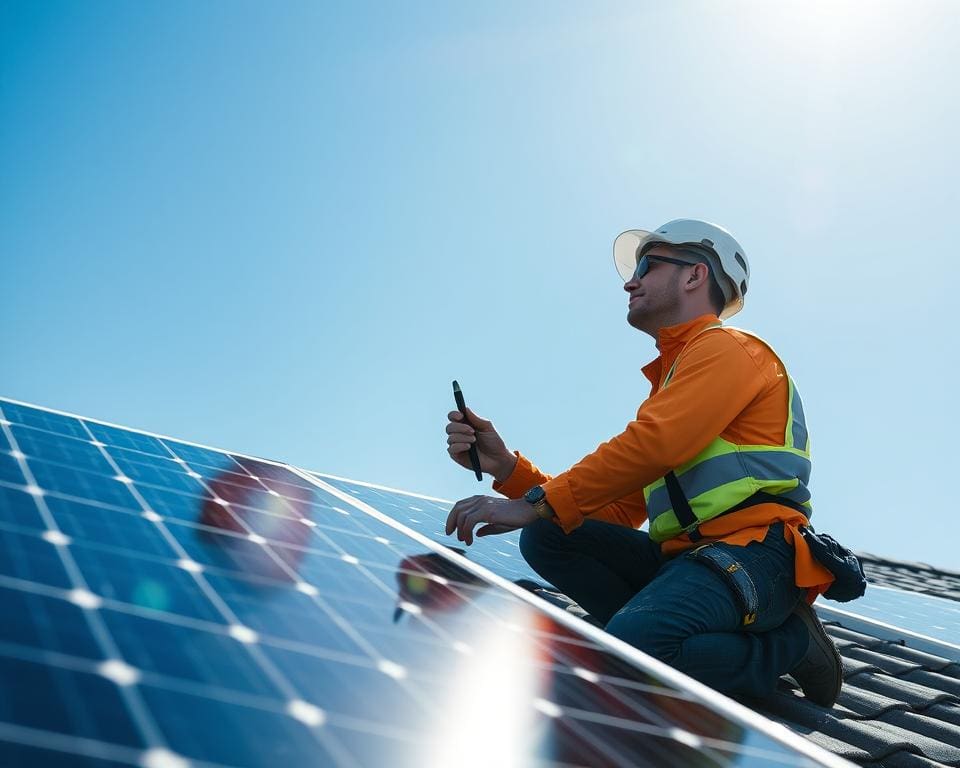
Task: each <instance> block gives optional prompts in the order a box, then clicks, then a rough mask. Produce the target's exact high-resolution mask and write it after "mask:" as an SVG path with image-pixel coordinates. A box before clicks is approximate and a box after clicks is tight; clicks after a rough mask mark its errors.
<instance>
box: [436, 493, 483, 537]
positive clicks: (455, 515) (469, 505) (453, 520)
mask: <svg viewBox="0 0 960 768" xmlns="http://www.w3.org/2000/svg"><path fill="white" fill-rule="evenodd" d="M482 498H483V496H470V497H469V498H467V499H460V501H458V502H457V503H456V504H454V505H453V507H452V508H451V509H450V513H449V514H448V515H447V525H446V528H445V529H444V530H445V531H446V533H447V536H449V535H450V534H451V533H453V529H454V528H456V527H457V526H458V524H459V522H460V517H461V516H463V515H464V514H466V513H467V512H469V511H470V510H471V509H473V506H474V504H475V503H476V501H477V499H482Z"/></svg>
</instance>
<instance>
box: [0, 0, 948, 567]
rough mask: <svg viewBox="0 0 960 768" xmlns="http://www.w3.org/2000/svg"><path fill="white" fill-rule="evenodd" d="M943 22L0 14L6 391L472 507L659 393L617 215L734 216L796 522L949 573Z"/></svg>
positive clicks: (342, 7)
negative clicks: (479, 468)
mask: <svg viewBox="0 0 960 768" xmlns="http://www.w3.org/2000/svg"><path fill="white" fill-rule="evenodd" d="M958 38H960V10H958V7H957V6H956V4H954V3H951V2H947V1H946V0H945V1H944V2H913V3H902V4H882V5H875V4H858V3H847V4H844V3H828V2H804V3H777V4H768V3H746V2H729V3H713V2H677V3H671V4H666V3H654V2H643V3H613V2H610V3H595V4H594V3H591V4H588V3H561V2H542V3H539V2H538V3H519V4H518V3H505V2H504V3H498V2H491V3H483V4H479V5H477V4H473V5H467V4H445V3H439V2H438V3H402V4H401V3H383V4H364V3H341V4H335V3H314V2H301V3H298V2H286V3H271V4H266V3H253V2H251V3H242V2H231V3H204V4H196V3H187V2H162V3H152V4H147V3H123V2H110V3H105V2H84V3H56V2H44V3H34V2H22V3H12V2H3V3H2V4H0V177H2V182H0V267H2V275H3V287H4V292H3V293H4V298H3V302H2V303H0V352H2V359H3V364H2V368H0V382H2V386H0V394H2V395H4V396H7V397H12V398H16V399H20V400H25V401H27V402H31V403H35V404H38V405H43V406H48V407H52V408H57V409H61V410H66V411H71V412H75V413H79V414H81V415H86V416H90V417H94V418H100V419H103V420H107V421H111V422H116V423H120V424H123V425H127V426H131V427H136V428H142V429H146V430H150V431H155V432H160V433H163V434H168V435H171V436H174V437H179V438H185V439H190V440H194V441H197V442H201V443H204V444H208V445H214V446H217V447H223V448H228V449H233V450H237V451H242V452H246V453H251V454H255V455H260V456H266V457H270V458H275V459H280V460H285V461H289V462H292V463H294V464H298V465H301V466H305V467H309V468H312V469H318V470H321V471H324V472H328V473H331V474H336V475H342V476H346V477H351V478H356V479H361V480H366V481H370V482H377V483H382V484H384V485H388V486H394V487H399V488H405V489H408V490H412V491H416V492H420V493H424V494H429V495H434V496H440V497H444V498H448V499H458V498H462V497H464V496H468V495H472V494H475V493H479V492H490V491H489V483H484V484H483V485H481V484H480V483H477V482H476V480H475V479H473V476H472V474H471V473H469V472H466V471H464V470H462V469H460V468H459V467H457V466H456V465H454V464H453V462H451V461H450V460H449V458H448V457H447V455H446V450H445V449H446V436H445V434H444V425H445V422H446V413H447V411H448V410H449V409H450V408H451V407H452V405H453V400H452V395H451V389H450V382H451V380H452V379H454V378H456V379H458V380H459V381H460V384H461V385H462V387H463V390H464V393H465V395H466V397H467V402H468V403H469V404H470V405H471V406H472V407H474V408H475V410H476V411H477V412H478V413H480V414H481V415H484V416H486V417H488V418H491V419H493V421H494V423H495V424H496V425H497V427H498V428H499V429H500V431H501V433H502V434H503V436H504V438H505V439H506V441H507V443H508V445H510V447H511V448H516V449H518V450H521V451H522V452H524V453H525V454H527V455H528V456H530V457H531V458H532V459H533V460H534V461H535V462H536V463H537V464H539V466H541V467H542V468H543V469H545V470H546V471H549V472H553V473H558V472H560V471H563V470H564V469H566V468H568V467H569V466H571V465H572V464H574V463H575V462H576V461H578V460H579V459H580V458H581V457H582V456H584V455H585V454H587V453H589V452H591V451H592V450H593V449H594V448H595V447H596V446H597V445H598V444H599V443H601V442H603V441H605V440H607V439H609V438H610V437H612V436H613V435H615V434H617V433H619V432H620V431H622V430H623V428H624V427H625V426H626V424H627V422H628V421H629V420H630V419H631V418H632V417H633V415H634V413H635V411H636V408H637V406H638V405H639V403H640V402H641V401H642V400H643V399H644V398H645V397H646V395H647V393H648V385H647V383H646V381H645V379H643V377H642V375H641V373H640V368H641V366H642V365H643V364H644V363H645V362H647V361H648V360H649V359H651V358H652V357H653V356H654V355H655V350H654V348H653V343H652V340H651V339H649V338H648V337H646V336H644V335H642V334H640V333H639V332H637V331H635V330H634V329H632V328H630V327H629V326H628V325H627V324H626V301H625V294H624V293H623V288H622V281H620V280H619V279H618V276H617V273H616V270H615V268H614V266H613V261H612V256H611V246H612V242H613V239H614V237H615V236H616V235H617V234H618V233H619V232H621V231H622V230H624V229H629V228H651V227H655V226H657V225H659V224H662V223H663V222H665V221H667V220H669V219H673V218H678V217H698V218H705V219H708V220H712V221H716V222H718V223H720V224H723V225H724V226H726V227H727V228H728V229H730V230H731V231H732V232H733V233H734V234H735V236H736V237H737V238H738V239H739V240H740V242H741V243H742V244H743V245H744V248H745V249H746V251H747V255H748V256H749V258H750V260H751V265H752V272H753V277H752V282H751V286H750V292H749V294H748V296H747V302H746V308H745V309H744V311H743V312H742V313H741V314H740V315H738V316H737V317H736V318H735V319H734V322H733V324H735V325H739V326H742V327H745V328H749V329H752V330H754V331H755V332H757V333H759V334H760V335H761V336H763V337H765V338H766V339H768V340H769V341H770V342H771V343H772V344H773V345H774V346H775V347H776V348H777V350H778V351H779V352H780V353H781V355H782V356H783V357H784V359H785V360H786V362H787V365H788V368H789V370H790V372H791V374H792V375H793V377H794V378H795V380H796V381H797V384H798V387H799V389H800V391H801V393H802V395H803V398H804V402H805V406H806V414H807V419H808V425H809V427H810V430H811V437H812V446H813V455H814V470H813V478H812V490H813V494H814V503H815V506H816V513H815V517H814V522H815V523H816V524H817V525H818V527H819V528H820V529H821V530H824V531H828V532H830V533H832V534H833V535H835V536H836V537H837V538H839V539H840V540H841V541H843V542H845V543H847V544H848V545H850V546H853V547H855V548H858V549H863V550H867V551H870V552H874V553H876V554H880V555H885V556H890V557H895V558H900V559H906V560H922V561H926V562H930V563H933V564H936V565H940V566H946V567H954V568H956V567H957V566H956V563H957V557H956V553H955V550H954V547H953V546H952V540H953V539H954V538H955V537H956V535H957V533H958V531H960V524H958V523H957V521H956V515H955V513H954V510H953V506H954V504H953V495H954V494H953V490H952V484H951V481H952V479H953V477H954V476H955V474H956V471H957V470H956V466H955V460H956V458H957V457H958V454H960V452H958V450H957V446H956V442H955V435H956V433H957V431H958V421H960V420H958V417H957V411H956V397H957V395H956V391H957V390H956V381H957V353H956V350H957V348H958V344H957V342H956V340H955V338H954V336H955V335H956V331H955V329H954V323H953V322H952V311H951V310H950V306H952V302H953V301H954V300H955V299H954V293H955V291H954V290H953V289H952V288H951V285H952V284H953V282H955V280H956V270H955V268H954V264H955V263H956V257H955V255H954V254H955V253H956V242H957V234H958V230H957V229H956V227H957V225H956V224H955V222H956V218H957V209H958V204H960V195H958V191H957V190H958V184H957V178H958V177H960V156H958V155H960V152H958V148H957V141H956V132H957V128H956V126H957V124H958V122H960V95H958V89H957V88H956V82H957V79H958V77H960V49H958V48H957V46H956V40H957V39H958Z"/></svg>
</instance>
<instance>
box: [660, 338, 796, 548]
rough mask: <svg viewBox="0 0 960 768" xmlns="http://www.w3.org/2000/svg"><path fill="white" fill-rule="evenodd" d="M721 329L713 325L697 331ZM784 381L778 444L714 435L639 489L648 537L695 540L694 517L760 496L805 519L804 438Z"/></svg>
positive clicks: (791, 389) (732, 507)
mask: <svg viewBox="0 0 960 768" xmlns="http://www.w3.org/2000/svg"><path fill="white" fill-rule="evenodd" d="M723 329H724V326H721V325H714V326H711V327H709V328H705V329H704V330H703V331H701V332H700V333H708V332H711V331H720V332H722V331H723ZM735 330H737V331H739V332H740V333H745V334H747V335H749V336H752V337H753V338H755V339H757V340H758V341H760V342H761V343H763V344H764V345H765V346H767V348H769V349H770V351H771V352H773V354H774V355H776V352H775V351H774V350H773V348H772V347H770V345H769V344H767V342H765V341H763V339H761V338H759V337H758V336H755V335H754V334H750V333H748V332H747V331H743V330H742V329H739V328H737V329H735ZM697 335H699V334H697ZM694 338H696V337H694ZM688 343H689V342H688ZM681 354H682V353H681ZM679 359H680V355H677V360H676V361H674V363H673V366H672V367H671V368H670V371H669V372H668V373H667V376H666V378H665V379H664V383H663V386H664V387H667V386H669V384H670V379H671V378H672V377H673V373H674V371H675V369H676V367H677V362H678V361H679ZM778 359H779V356H778ZM780 363H781V365H782V364H783V361H782V360H781V361H780ZM784 371H786V367H784ZM787 381H788V383H789V395H788V397H789V402H788V411H789V412H788V416H787V424H786V429H785V430H784V435H783V443H782V444H779V445H737V444H736V443H731V442H729V441H728V440H724V439H723V438H720V437H716V438H714V439H713V440H712V441H711V442H710V443H709V444H708V445H707V446H706V447H705V448H704V449H703V450H702V451H700V453H698V454H697V455H696V456H694V457H693V458H692V459H690V460H689V461H688V462H686V463H684V464H682V465H681V466H679V467H676V468H675V469H674V470H673V471H672V472H669V473H668V474H667V475H665V476H664V477H661V478H660V479H659V480H656V481H655V482H653V483H651V484H650V485H648V486H646V487H645V488H644V489H643V496H644V499H645V501H646V505H647V516H648V518H649V520H650V538H651V539H653V540H654V541H657V542H662V541H666V540H667V539H672V538H673V537H675V536H679V535H680V534H681V533H687V534H688V535H690V537H691V539H692V540H694V541H696V540H697V539H698V538H699V534H698V532H697V529H698V527H699V525H700V523H702V522H704V521H706V520H712V519H713V518H715V517H719V516H720V515H723V514H726V513H727V512H731V511H734V510H736V509H743V508H745V507H747V506H751V505H752V504H758V503H765V502H776V503H782V504H784V505H785V506H788V507H792V508H794V509H797V510H800V511H802V512H803V513H804V514H805V515H806V516H807V518H808V519H809V517H810V513H811V512H812V505H811V503H810V491H809V490H808V488H807V485H808V484H809V482H810V441H809V437H808V435H807V427H806V423H805V422H804V418H803V404H802V402H801V400H800V394H799V392H797V388H796V386H795V385H794V382H793V379H791V378H790V376H789V375H787Z"/></svg>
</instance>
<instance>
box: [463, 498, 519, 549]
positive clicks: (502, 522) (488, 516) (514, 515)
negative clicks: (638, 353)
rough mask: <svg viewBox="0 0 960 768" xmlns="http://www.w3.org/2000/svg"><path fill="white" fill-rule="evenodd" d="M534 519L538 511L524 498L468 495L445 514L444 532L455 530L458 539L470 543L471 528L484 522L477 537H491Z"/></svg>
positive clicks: (471, 541) (471, 540) (471, 537)
mask: <svg viewBox="0 0 960 768" xmlns="http://www.w3.org/2000/svg"><path fill="white" fill-rule="evenodd" d="M536 519H537V511H536V510H535V509H534V508H533V505H532V504H529V503H527V502H526V501H524V500H523V499H498V498H496V497H494V496H471V497H470V498H468V499H461V500H460V501H458V502H457V503H456V504H454V505H453V509H451V510H450V514H449V515H448V516H447V535H448V536H449V535H450V534H451V533H453V531H454V529H456V531H457V538H458V539H459V540H460V541H463V542H465V543H466V544H467V546H470V545H471V544H473V528H474V526H476V525H478V524H479V523H486V525H484V526H483V527H482V528H480V530H478V531H477V536H490V535H491V534H495V533H507V532H508V531H515V530H516V529H517V528H523V526H525V525H529V524H530V523H532V522H533V521H534V520H536Z"/></svg>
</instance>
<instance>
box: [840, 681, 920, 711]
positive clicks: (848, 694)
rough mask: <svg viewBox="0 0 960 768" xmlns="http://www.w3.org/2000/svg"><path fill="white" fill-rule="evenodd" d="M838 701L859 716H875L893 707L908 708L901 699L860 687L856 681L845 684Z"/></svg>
mask: <svg viewBox="0 0 960 768" xmlns="http://www.w3.org/2000/svg"><path fill="white" fill-rule="evenodd" d="M837 703H838V704H839V705H840V706H842V707H846V708H847V709H848V710H850V711H852V712H853V713H854V714H855V715H856V716H857V717H858V718H874V717H878V716H879V715H882V714H883V713H884V712H889V711H890V710H891V709H907V705H906V704H905V703H904V702H902V701H900V700H899V699H892V698H890V697H889V696H883V695H882V694H879V693H874V692H873V691H866V690H864V689H862V688H858V687H857V686H856V685H855V682H854V683H844V684H843V687H842V688H841V689H840V698H839V699H838V702H837Z"/></svg>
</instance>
